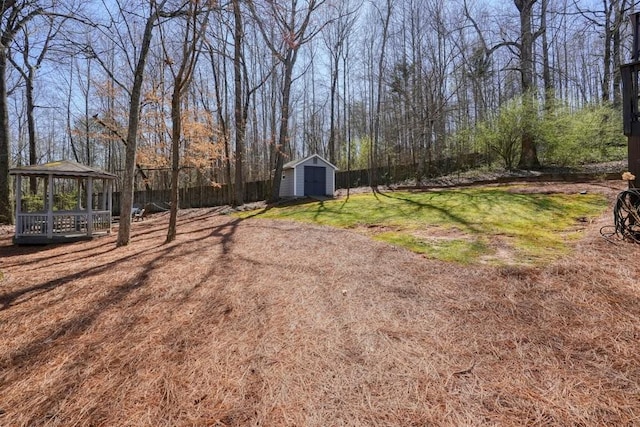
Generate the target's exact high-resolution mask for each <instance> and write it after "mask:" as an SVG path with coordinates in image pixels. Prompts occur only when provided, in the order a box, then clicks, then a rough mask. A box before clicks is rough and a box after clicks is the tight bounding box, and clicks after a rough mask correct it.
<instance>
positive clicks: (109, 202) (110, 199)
mask: <svg viewBox="0 0 640 427" xmlns="http://www.w3.org/2000/svg"><path fill="white" fill-rule="evenodd" d="M107 192H108V197H107V211H108V212H109V233H111V215H112V213H113V180H110V179H109V180H107Z"/></svg>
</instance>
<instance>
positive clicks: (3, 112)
mask: <svg viewBox="0 0 640 427" xmlns="http://www.w3.org/2000/svg"><path fill="white" fill-rule="evenodd" d="M0 223H2V224H13V209H12V203H11V190H10V186H9V112H8V100H7V50H6V47H5V46H0Z"/></svg>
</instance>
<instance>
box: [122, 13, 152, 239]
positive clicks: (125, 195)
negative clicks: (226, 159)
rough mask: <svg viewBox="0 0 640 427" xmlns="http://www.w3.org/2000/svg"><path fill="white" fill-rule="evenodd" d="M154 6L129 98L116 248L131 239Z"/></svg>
mask: <svg viewBox="0 0 640 427" xmlns="http://www.w3.org/2000/svg"><path fill="white" fill-rule="evenodd" d="M154 6H155V5H152V7H151V8H150V9H151V10H150V15H149V16H148V17H147V22H146V23H145V27H144V35H143V37H142V43H141V46H140V56H139V58H138V62H137V63H136V68H135V72H134V78H133V86H132V88H131V96H130V98H129V120H128V128H127V146H126V148H125V167H124V174H123V177H122V192H121V197H120V223H119V229H118V239H117V241H116V246H126V245H128V244H129V240H130V238H131V208H132V207H133V191H134V189H135V171H136V150H137V148H138V126H139V125H140V99H141V97H142V82H143V80H144V69H145V66H146V64H147V57H148V55H149V50H150V47H151V39H152V36H153V27H154V25H155V22H156V19H157V18H158V10H157V9H156V7H157V6H156V7H154Z"/></svg>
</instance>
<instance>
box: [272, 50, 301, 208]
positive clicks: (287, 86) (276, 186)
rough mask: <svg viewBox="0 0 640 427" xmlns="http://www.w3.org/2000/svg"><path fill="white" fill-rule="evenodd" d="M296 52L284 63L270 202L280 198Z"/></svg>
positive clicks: (288, 56)
mask: <svg viewBox="0 0 640 427" xmlns="http://www.w3.org/2000/svg"><path fill="white" fill-rule="evenodd" d="M296 52H297V51H296ZM296 52H289V54H288V55H287V59H286V61H285V62H284V76H283V82H282V107H281V112H280V128H279V130H278V143H277V144H275V146H274V147H273V149H274V150H275V151H274V155H275V172H274V173H273V183H272V185H271V197H270V199H269V201H270V202H276V201H278V199H279V198H280V182H281V181H282V167H283V166H284V156H285V153H286V149H287V146H288V141H289V108H290V102H291V101H290V99H291V84H292V75H293V66H294V64H295V57H296V56H297V54H296Z"/></svg>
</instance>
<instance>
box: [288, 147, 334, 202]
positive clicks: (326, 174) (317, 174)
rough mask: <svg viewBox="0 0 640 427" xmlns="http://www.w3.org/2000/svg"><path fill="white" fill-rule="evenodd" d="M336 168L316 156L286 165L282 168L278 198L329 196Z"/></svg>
mask: <svg viewBox="0 0 640 427" xmlns="http://www.w3.org/2000/svg"><path fill="white" fill-rule="evenodd" d="M336 170H338V168H337V167H335V166H334V165H332V164H331V163H329V162H328V161H327V160H325V159H323V158H322V157H320V156H319V155H317V154H313V155H311V156H309V157H305V158H304V159H301V160H294V161H291V162H289V163H286V164H285V165H284V166H283V168H282V181H281V182H280V197H303V196H331V197H333V193H334V192H335V189H336Z"/></svg>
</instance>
